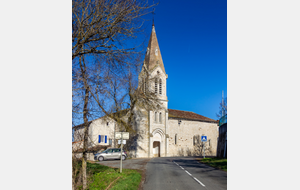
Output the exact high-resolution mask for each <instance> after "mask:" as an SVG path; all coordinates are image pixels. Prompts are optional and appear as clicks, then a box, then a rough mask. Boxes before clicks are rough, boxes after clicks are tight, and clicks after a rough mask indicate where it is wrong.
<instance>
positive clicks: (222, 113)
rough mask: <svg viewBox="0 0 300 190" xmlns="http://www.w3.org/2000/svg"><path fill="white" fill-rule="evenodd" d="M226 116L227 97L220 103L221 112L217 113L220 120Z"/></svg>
mask: <svg viewBox="0 0 300 190" xmlns="http://www.w3.org/2000/svg"><path fill="white" fill-rule="evenodd" d="M226 114H227V97H226V98H224V100H222V101H221V102H220V105H219V112H218V113H216V116H217V117H218V119H220V118H221V117H222V116H223V115H226Z"/></svg>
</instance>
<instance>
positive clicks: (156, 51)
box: [155, 48, 158, 56]
mask: <svg viewBox="0 0 300 190" xmlns="http://www.w3.org/2000/svg"><path fill="white" fill-rule="evenodd" d="M155 55H156V56H157V55H158V49H157V48H155Z"/></svg>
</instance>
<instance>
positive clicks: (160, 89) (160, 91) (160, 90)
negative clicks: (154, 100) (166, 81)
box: [159, 79, 162, 95]
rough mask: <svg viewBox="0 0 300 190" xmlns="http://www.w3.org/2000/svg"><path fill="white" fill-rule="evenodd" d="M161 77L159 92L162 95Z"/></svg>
mask: <svg viewBox="0 0 300 190" xmlns="http://www.w3.org/2000/svg"><path fill="white" fill-rule="evenodd" d="M161 83H162V82H161V79H159V94H160V95H161V93H162V84H161Z"/></svg>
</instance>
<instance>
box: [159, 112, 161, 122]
mask: <svg viewBox="0 0 300 190" xmlns="http://www.w3.org/2000/svg"><path fill="white" fill-rule="evenodd" d="M159 123H161V112H160V113H159Z"/></svg>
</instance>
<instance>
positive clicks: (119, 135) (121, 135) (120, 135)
mask: <svg viewBox="0 0 300 190" xmlns="http://www.w3.org/2000/svg"><path fill="white" fill-rule="evenodd" d="M115 139H121V140H119V143H118V144H121V163H120V173H122V157H123V143H124V144H126V140H124V139H129V132H116V133H115Z"/></svg>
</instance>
